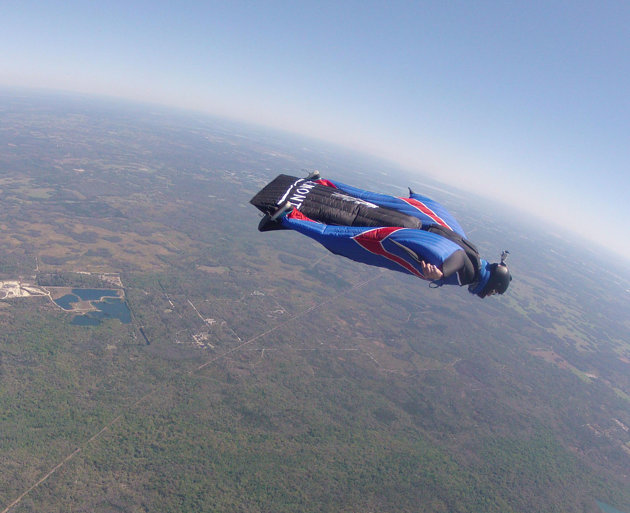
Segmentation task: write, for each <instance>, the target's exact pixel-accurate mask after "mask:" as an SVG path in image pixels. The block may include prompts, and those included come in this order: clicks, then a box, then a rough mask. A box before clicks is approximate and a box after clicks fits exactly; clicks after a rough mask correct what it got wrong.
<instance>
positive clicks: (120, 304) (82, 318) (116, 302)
mask: <svg viewBox="0 0 630 513" xmlns="http://www.w3.org/2000/svg"><path fill="white" fill-rule="evenodd" d="M92 305H94V306H95V307H96V308H97V310H96V311H92V312H87V313H85V314H82V315H75V316H74V319H72V324H75V325H77V326H98V325H99V324H100V323H101V322H103V321H104V320H106V319H118V320H119V321H120V322H122V323H123V324H129V323H130V322H131V312H130V311H129V307H127V303H125V302H124V301H123V300H122V299H120V298H113V297H106V298H103V300H102V301H92Z"/></svg>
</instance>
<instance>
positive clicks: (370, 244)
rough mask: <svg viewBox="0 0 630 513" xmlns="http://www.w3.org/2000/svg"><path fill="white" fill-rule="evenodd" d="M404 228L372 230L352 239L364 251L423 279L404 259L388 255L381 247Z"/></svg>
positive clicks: (391, 254) (390, 227) (389, 227)
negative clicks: (389, 261)
mask: <svg viewBox="0 0 630 513" xmlns="http://www.w3.org/2000/svg"><path fill="white" fill-rule="evenodd" d="M403 229H404V228H400V227H393V226H387V227H384V228H375V229H373V230H367V231H365V232H363V233H360V234H359V235H355V236H354V237H352V238H353V239H354V240H355V242H357V244H359V246H361V247H362V248H364V249H367V250H368V251H369V252H370V253H374V254H375V255H380V256H382V257H385V258H387V259H389V260H391V261H392V262H396V263H397V264H398V265H400V266H402V267H404V268H405V269H407V271H409V272H410V273H411V274H414V275H416V276H417V277H418V278H424V276H423V275H422V273H421V272H420V271H418V269H416V268H415V267H414V266H413V265H411V264H410V263H409V262H407V261H406V260H405V259H404V258H401V257H399V256H398V255H394V254H393V253H390V252H389V251H387V250H386V249H385V248H384V247H383V241H384V240H385V239H386V238H387V237H389V236H390V235H391V234H392V233H394V232H397V231H398V230H403Z"/></svg>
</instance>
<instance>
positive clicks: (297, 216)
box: [287, 208, 315, 223]
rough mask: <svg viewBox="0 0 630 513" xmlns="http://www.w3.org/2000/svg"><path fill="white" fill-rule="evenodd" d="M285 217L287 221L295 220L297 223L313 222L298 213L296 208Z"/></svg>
mask: <svg viewBox="0 0 630 513" xmlns="http://www.w3.org/2000/svg"><path fill="white" fill-rule="evenodd" d="M287 217H288V218H289V219H297V220H298V221H311V222H312V223H314V222H315V221H313V220H312V219H311V218H310V217H306V216H305V215H304V214H302V212H300V211H299V210H298V209H297V208H294V209H293V210H291V212H289V213H288V214H287Z"/></svg>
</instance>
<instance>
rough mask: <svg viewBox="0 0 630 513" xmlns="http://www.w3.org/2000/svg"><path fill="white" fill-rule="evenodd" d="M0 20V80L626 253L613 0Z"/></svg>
mask: <svg viewBox="0 0 630 513" xmlns="http://www.w3.org/2000/svg"><path fill="white" fill-rule="evenodd" d="M0 20H2V30H1V31H0V85H9V86H29V87H41V88H52V89H61V90H68V91H80V92H85V93H94V94H105V95H109V96H118V97H125V98H130V99H138V100H143V101H150V102H158V103H161V104H166V105H173V106H178V107H185V108H190V109H193V110H198V111H203V112H208V113H213V114H218V115H222V116H227V117H231V118H236V119H240V120H245V121H252V122H255V123H258V124H263V125H268V126H271V127H274V128H281V129H284V130H287V131H290V132H297V133H300V134H305V135H309V136H315V137H318V138H320V139H324V140H330V141H334V142H336V143H340V144H342V145H345V146H348V147H351V148H354V149H357V150H360V151H364V152H369V153H372V154H375V155H378V156H382V157H386V158H389V159H391V160H393V161H395V162H397V163H400V164H402V165H403V166H405V167H407V168H409V169H410V170H417V171H418V173H422V174H428V175H431V176H434V177H438V178H440V179H442V180H443V181H444V182H445V183H447V184H453V185H457V186H458V187H461V188H464V189H470V190H472V191H474V192H477V193H481V194H486V195H488V196H492V197H495V198H497V199H500V200H502V201H504V202H507V203H509V204H511V205H514V206H515V207H518V208H519V209H521V210H524V211H529V212H531V213H532V215H533V216H534V217H544V218H546V219H552V220H554V221H556V222H558V223H559V224H562V225H563V226H565V227H567V228H569V229H570V230H573V231H575V232H576V233H579V234H581V235H583V236H585V237H586V238H590V239H592V240H595V241H596V242H599V243H601V244H604V245H607V246H608V247H610V248H611V249H613V250H614V251H616V252H618V253H619V254H622V255H625V256H626V257H628V255H630V229H629V228H628V220H629V219H630V198H629V194H630V94H629V92H630V58H629V57H628V56H629V55H630V35H629V30H628V27H630V2H628V1H626V0H619V1H607V0H603V1H579V0H574V1H557V0H549V1H538V0H530V1H507V0H505V1H471V0H468V1H447V0H441V1H437V0H436V1H431V2H423V1H418V2H401V1H382V2H371V1H353V0H350V1H336V2H328V1H317V2H315V1H312V2H299V1H293V2H280V1H258V2H254V1H219V2H213V1H207V2H189V1H185V0H183V1H179V2H165V1H152V2H148V1H135V2H134V1H133V0H128V1H125V2H122V1H109V2H104V3H100V2H98V3H97V2H94V1H85V2H83V1H71V0H70V1H45V0H41V1H37V2H35V1H29V0H19V1H14V0H8V1H6V0H5V1H4V2H2V4H1V5H0ZM357 185H360V184H357ZM534 222H538V220H536V221H534Z"/></svg>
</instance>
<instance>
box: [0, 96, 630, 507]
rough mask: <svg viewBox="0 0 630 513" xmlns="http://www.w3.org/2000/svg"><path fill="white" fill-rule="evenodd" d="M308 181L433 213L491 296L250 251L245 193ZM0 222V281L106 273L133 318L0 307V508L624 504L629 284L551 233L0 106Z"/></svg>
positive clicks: (268, 149)
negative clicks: (445, 223)
mask: <svg viewBox="0 0 630 513" xmlns="http://www.w3.org/2000/svg"><path fill="white" fill-rule="evenodd" d="M315 168H317V169H319V170H320V172H322V174H323V175H324V177H325V176H327V175H328V176H331V177H334V178H336V179H340V180H342V181H346V182H348V183H352V184H355V185H359V186H364V187H366V188H372V189H379V190H383V191H385V192H389V193H394V194H404V193H405V189H404V187H405V186H406V185H408V184H410V185H412V186H413V187H414V189H418V190H424V191H426V192H427V194H429V195H434V196H436V197H437V199H440V200H441V201H443V202H444V203H446V204H448V205H449V208H451V210H452V211H453V213H454V214H455V215H456V216H457V217H458V218H459V219H460V222H461V224H462V225H463V226H464V228H465V229H466V230H467V231H468V234H469V236H470V238H471V239H473V240H474V241H475V242H476V243H478V245H479V247H480V249H481V250H482V251H483V252H484V253H486V254H488V255H489V256H490V257H492V256H494V255H498V254H499V253H500V251H501V250H502V249H504V247H507V248H509V249H510V251H511V261H510V263H511V269H512V271H513V274H514V276H515V281H514V283H513V286H512V288H511V289H510V291H509V293H508V294H507V295H506V296H505V297H501V298H490V299H489V300H486V301H481V300H479V299H477V298H474V297H472V296H471V295H470V294H468V293H467V292H466V291H465V290H464V289H461V290H457V289H454V288H447V287H444V288H442V289H439V290H432V289H429V288H428V287H427V286H426V284H423V283H421V282H419V281H418V280H417V279H414V278H412V277H408V276H405V275H402V274H397V273H393V272H389V271H381V270H379V269H375V268H370V267H367V266H363V265H358V264H354V263H352V262H348V261H345V260H343V259H340V258H339V257H336V256H334V255H330V254H328V253H326V252H325V251H324V250H323V249H322V248H320V247H318V246H317V245H315V244H314V243H312V242H310V241H308V240H305V239H303V238H300V237H299V236H298V235H297V234H293V233H281V232H273V233H265V234H260V233H258V232H257V231H256V225H257V222H258V216H257V213H256V211H255V209H254V208H253V207H251V206H250V205H248V203H247V202H248V200H249V198H250V197H251V196H253V194H254V193H255V192H256V191H257V190H258V188H260V187H261V186H262V185H264V184H265V183H266V181H268V180H269V179H271V178H273V177H274V176H275V175H276V174H278V173H289V174H298V175H301V174H306V172H305V171H302V170H303V169H308V170H312V169H315ZM433 187H436V188H433ZM437 187H439V189H438V188H437ZM0 205H1V207H2V208H1V209H0V240H1V241H2V244H1V245H0V281H2V282H3V283H8V282H12V283H13V282H17V281H20V280H21V281H23V282H25V283H29V284H31V285H33V286H37V287H44V289H45V290H48V289H46V287H53V286H56V287H77V286H85V287H90V286H94V282H93V281H92V280H93V279H97V280H100V281H101V282H102V278H103V277H104V276H105V277H107V276H108V277H110V280H111V277H112V276H115V277H119V279H120V280H119V282H118V285H119V286H120V287H124V297H125V299H126V301H127V304H128V306H129V307H130V309H131V312H132V318H133V322H131V323H130V324H121V323H120V322H118V321H113V320H112V321H106V322H103V323H102V324H101V325H99V326H94V327H82V326H73V325H71V324H70V322H69V320H70V318H71V316H70V314H68V313H66V312H63V311H62V310H61V309H59V308H58V307H56V306H55V305H54V304H53V303H52V302H51V301H50V298H49V297H46V296H41V297H8V296H9V295H8V294H4V296H1V297H3V300H2V301H0V468H1V469H2V470H1V471H0V472H1V475H0V511H5V512H9V511H12V512H22V511H34V510H37V511H42V510H45V511H70V510H72V511H103V512H110V511H111V512H113V511H138V512H140V511H173V512H175V511H178V512H180V511H191V512H192V511H195V512H198V511H278V512H279V511H335V512H341V511H427V512H440V511H444V512H466V511H484V512H493V511H496V512H502V513H505V512H510V511H512V512H531V511H541V512H542V511H550V512H552V511H558V512H560V511H562V512H578V511H579V512H596V511H599V510H598V508H597V506H596V502H595V501H596V500H602V501H604V502H607V503H610V504H612V505H614V506H616V507H619V508H621V509H624V510H626V511H627V510H630V454H629V453H630V432H629V426H630V321H628V319H630V315H628V314H629V313H630V294H629V293H628V289H630V284H629V282H628V278H627V274H626V275H624V272H625V271H624V270H623V269H624V268H623V266H622V265H621V264H619V265H618V266H617V267H615V265H614V264H610V263H609V264H608V266H607V268H609V269H610V270H611V272H610V274H609V275H608V274H607V275H605V276H604V277H602V276H601V273H600V274H596V273H595V272H593V271H591V269H592V268H593V266H592V265H590V263H592V262H593V260H594V259H597V258H602V259H604V258H605V257H606V255H602V254H597V253H592V254H591V253H588V250H587V249H584V247H583V246H582V245H580V243H579V242H575V241H573V240H570V238H567V236H566V235H565V234H564V233H560V234H557V233H547V232H540V231H539V230H534V229H533V228H532V227H531V226H530V223H527V222H523V221H521V220H520V219H518V218H517V217H515V216H513V215H512V214H511V213H509V212H506V211H505V210H502V207H500V206H493V205H489V204H487V203H486V202H483V201H482V200H480V199H478V198H469V197H468V198H467V197H465V195H463V193H461V192H460V191H456V190H453V191H452V192H446V191H444V186H442V185H440V184H437V183H433V182H431V181H430V180H420V179H418V178H415V179H414V178H411V177H409V176H406V175H404V173H403V172H402V171H400V170H397V169H395V168H394V167H392V166H391V164H387V163H379V162H374V161H370V160H367V159H363V158H361V157H357V156H354V155H350V154H348V153H345V152H343V151H342V150H340V149H331V148H328V147H325V146H323V145H319V144H318V143H316V142H312V141H309V142H306V141H301V140H296V139H292V138H290V137H288V136H285V135H281V134H275V133H271V132H269V131H265V130H262V129H256V128H251V127H241V126H238V125H235V124H231V123H229V122H226V121H222V120H214V119H208V118H200V117H194V116H192V115H190V114H186V113H176V112H165V111H162V110H159V109H149V108H147V107H138V106H135V105H121V104H116V103H111V102H104V101H95V100H92V99H81V98H66V97H59V96H57V97H48V98H44V97H37V96H16V95H15V94H8V93H5V94H3V95H0ZM87 273H89V274H87ZM93 277H96V278H93ZM7 287H8V286H7ZM12 287H13V288H12V289H11V290H15V287H14V286H12ZM0 290H2V291H4V290H5V287H3V288H2V289H0ZM7 290H9V289H8V288H7ZM66 290H70V289H66ZM14 295H15V294H14Z"/></svg>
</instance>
